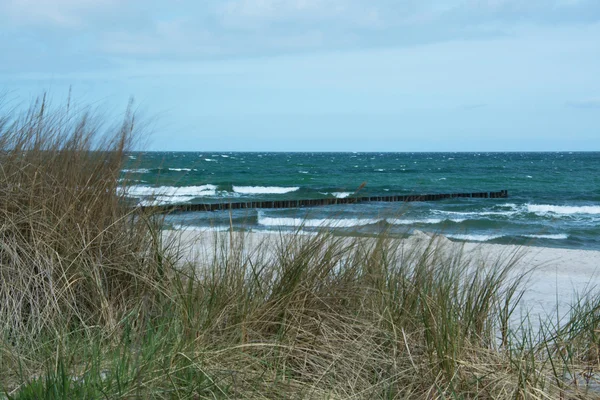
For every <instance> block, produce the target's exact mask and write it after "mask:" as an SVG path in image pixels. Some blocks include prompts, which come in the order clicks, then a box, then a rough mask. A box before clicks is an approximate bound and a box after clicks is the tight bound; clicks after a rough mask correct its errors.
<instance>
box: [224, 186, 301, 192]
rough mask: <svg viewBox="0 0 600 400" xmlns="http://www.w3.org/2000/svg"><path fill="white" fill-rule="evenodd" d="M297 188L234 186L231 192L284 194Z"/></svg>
mask: <svg viewBox="0 0 600 400" xmlns="http://www.w3.org/2000/svg"><path fill="white" fill-rule="evenodd" d="M298 189H300V188H299V187H279V186H234V187H233V191H234V192H236V193H240V194H285V193H290V192H295V191H296V190H298Z"/></svg>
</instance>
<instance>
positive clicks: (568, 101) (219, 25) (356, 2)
mask: <svg viewBox="0 0 600 400" xmlns="http://www.w3.org/2000/svg"><path fill="white" fill-rule="evenodd" d="M0 54H2V56H1V58H0V91H2V92H4V93H5V98H8V99H9V101H17V102H20V103H22V104H25V103H27V102H28V101H30V100H31V99H32V98H34V97H35V96H36V95H39V94H40V93H41V92H42V91H44V90H45V91H48V92H49V93H50V95H51V96H52V97H53V98H54V99H55V101H57V102H58V101H60V100H62V99H64V98H66V96H67V93H68V91H69V87H72V90H73V96H74V97H75V98H76V100H77V101H79V102H81V103H88V104H93V105H97V106H98V107H99V108H100V109H103V110H105V111H106V112H107V114H108V115H113V114H114V115H117V114H118V111H117V110H122V109H124V107H125V105H126V103H127V100H128V98H129V97H130V96H133V97H134V98H135V101H136V104H137V106H138V108H139V109H140V110H142V111H143V114H144V115H146V116H147V118H148V121H150V122H151V124H150V126H151V127H152V132H153V133H152V136H151V138H150V140H149V142H148V143H149V145H148V147H147V148H148V149H151V150H199V151H202V150H231V151H243V150H248V151H559V150H571V151H573V150H596V151H598V150H600V1H598V0H527V1H525V0H455V1H448V0H380V1H375V0H371V1H365V0H220V1H208V0H206V1H197V0H195V1H192V0H173V1H169V2H166V1H164V2H159V1H138V0H133V1H126V0H52V1H51V0H0Z"/></svg>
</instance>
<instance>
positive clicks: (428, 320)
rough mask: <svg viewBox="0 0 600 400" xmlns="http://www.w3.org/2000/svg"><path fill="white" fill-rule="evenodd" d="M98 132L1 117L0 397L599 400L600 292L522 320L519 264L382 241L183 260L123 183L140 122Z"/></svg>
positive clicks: (219, 246) (312, 241)
mask: <svg viewBox="0 0 600 400" xmlns="http://www.w3.org/2000/svg"><path fill="white" fill-rule="evenodd" d="M100 122H101V121H98V119H96V118H94V117H93V116H92V115H91V114H86V113H85V112H82V111H81V110H79V111H77V112H73V111H69V110H67V108H65V110H63V111H61V110H59V109H56V108H54V109H51V108H50V107H48V105H47V104H46V102H45V101H41V102H39V103H37V104H35V105H33V106H32V108H31V109H30V111H29V112H27V113H25V114H22V115H17V116H16V117H15V116H13V115H5V116H3V117H0V146H1V149H0V150H1V154H0V157H1V160H0V236H1V239H2V240H1V242H0V274H1V281H0V388H2V390H3V391H4V395H5V396H6V397H8V398H11V399H43V398H49V399H67V398H68V399H72V398H84V399H93V398H98V399H101V398H103V399H107V398H108V399H112V398H169V399H170V398H178V399H199V398H277V399H278V398H319V399H322V398H325V399H349V398H356V399H363V398H364V399H367V398H368V399H377V398H381V399H405V398H409V399H410V398H414V399H445V398H452V399H456V398H484V399H485V398H489V399H560V398H562V399H569V398H571V399H576V398H594V397H600V392H598V391H597V387H596V386H594V384H595V379H596V372H597V369H598V366H599V360H598V358H599V354H600V350H599V346H600V343H599V339H600V334H599V333H598V331H599V327H600V324H599V322H600V311H599V310H600V299H599V298H598V297H594V296H591V295H590V296H582V297H581V300H580V301H579V302H577V303H576V304H574V306H573V309H572V313H571V316H570V319H569V320H568V321H566V322H557V321H554V320H553V319H552V316H548V318H547V320H541V321H539V323H537V322H536V323H535V324H534V323H532V322H530V321H529V320H528V319H527V316H525V317H523V318H522V320H521V322H520V323H518V324H516V325H515V320H517V318H516V316H515V315H514V313H515V311H514V310H515V307H516V303H517V302H518V301H519V299H520V296H521V294H522V291H523V290H524V289H525V287H526V286H525V281H526V278H527V275H526V273H522V272H519V270H517V269H515V268H514V267H515V263H516V261H517V259H518V255H516V254H506V255H504V257H503V258H501V259H498V260H497V261H496V262H494V263H488V264H478V263H476V262H475V261H474V260H473V259H471V258H470V257H469V255H468V254H467V253H466V252H464V251H462V249H461V248H460V247H457V246H453V247H452V248H451V249H449V248H448V247H447V246H446V245H445V244H444V241H442V240H437V239H436V238H432V239H431V240H426V241H420V242H412V243H413V244H405V245H403V246H399V245H398V242H396V241H394V240H392V239H389V238H387V237H386V235H385V232H382V233H381V235H379V237H377V238H370V239H365V238H347V237H346V238H342V237H337V236H334V235H332V234H331V233H329V232H327V231H323V232H321V233H319V234H318V235H316V236H305V235H301V234H299V233H296V234H282V235H280V236H279V237H278V239H277V240H275V241H273V240H271V241H270V242H268V243H267V242H265V243H263V245H258V246H257V245H255V244H252V245H250V244H249V240H248V237H247V236H246V235H245V234H244V233H224V234H219V235H216V236H215V237H214V238H213V239H212V242H211V243H213V247H212V249H211V256H210V257H208V258H204V259H197V260H191V261H190V260H188V259H187V258H186V254H185V250H184V249H183V247H181V246H179V245H180V243H179V242H178V237H177V236H176V235H171V236H169V235H167V234H165V233H164V232H162V231H161V230H162V225H161V219H160V218H159V217H157V216H152V215H143V214H140V213H139V211H138V210H135V209H133V208H131V207H130V206H129V205H128V204H127V202H126V201H125V198H124V197H123V196H124V193H125V192H124V191H122V190H117V188H118V187H119V183H118V178H119V174H120V170H121V169H122V164H123V161H124V155H125V153H126V151H127V150H128V149H129V146H130V145H131V143H132V140H133V139H135V137H136V129H137V127H136V123H135V118H134V115H133V114H132V113H131V112H130V111H128V112H127V113H126V114H125V118H124V121H123V123H122V124H119V125H118V126H117V127H116V128H115V127H113V128H112V129H111V127H110V126H108V127H105V126H102V124H100ZM534 326H536V327H537V328H535V329H534Z"/></svg>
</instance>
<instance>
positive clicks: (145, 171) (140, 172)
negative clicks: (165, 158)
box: [121, 168, 150, 174]
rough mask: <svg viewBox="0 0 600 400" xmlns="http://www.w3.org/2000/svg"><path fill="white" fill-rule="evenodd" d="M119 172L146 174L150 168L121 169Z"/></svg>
mask: <svg viewBox="0 0 600 400" xmlns="http://www.w3.org/2000/svg"><path fill="white" fill-rule="evenodd" d="M121 172H125V173H126V174H147V173H149V172H150V170H149V169H148V168H137V169H122V170H121Z"/></svg>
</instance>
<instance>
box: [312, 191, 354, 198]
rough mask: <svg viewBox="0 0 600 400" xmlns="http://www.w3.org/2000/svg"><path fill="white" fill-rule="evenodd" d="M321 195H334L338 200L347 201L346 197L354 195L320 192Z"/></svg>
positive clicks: (349, 193)
mask: <svg viewBox="0 0 600 400" xmlns="http://www.w3.org/2000/svg"><path fill="white" fill-rule="evenodd" d="M319 193H321V194H322V195H325V196H329V195H332V196H334V197H337V198H338V199H345V198H346V197H348V196H351V195H352V193H351V192H319Z"/></svg>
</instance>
